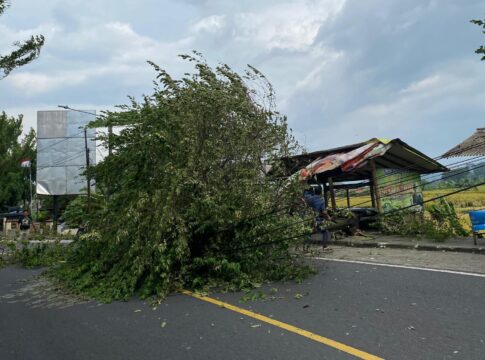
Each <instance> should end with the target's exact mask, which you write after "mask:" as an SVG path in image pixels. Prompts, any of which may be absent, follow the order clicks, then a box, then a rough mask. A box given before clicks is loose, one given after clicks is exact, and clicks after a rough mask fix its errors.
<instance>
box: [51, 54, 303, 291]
mask: <svg viewBox="0 0 485 360" xmlns="http://www.w3.org/2000/svg"><path fill="white" fill-rule="evenodd" d="M184 58H185V59H187V60H188V61H191V62H193V63H194V64H195V68H196V72H195V73H194V74H193V75H189V74H187V75H186V76H185V77H183V78H182V79H180V80H176V79H173V78H172V77H170V75H169V74H167V73H166V72H165V71H164V70H163V69H160V68H159V67H158V66H156V65H154V64H152V65H153V66H154V68H155V70H156V71H157V73H158V74H157V79H158V86H157V88H156V90H155V93H154V94H153V95H152V96H146V97H145V98H144V100H143V101H142V102H140V103H137V102H135V101H133V103H132V104H131V105H128V106H126V107H124V110H125V111H122V112H117V113H111V114H109V115H108V117H107V119H106V121H102V120H100V121H99V123H98V125H102V126H106V125H108V124H111V125H126V126H124V128H123V130H122V131H121V132H120V133H119V134H117V135H112V136H109V135H108V136H106V137H104V138H103V137H101V140H104V142H105V144H106V142H107V141H108V140H110V141H111V145H112V146H113V153H112V155H109V156H108V157H107V158H106V159H105V160H104V161H103V162H101V163H100V164H98V165H96V166H94V167H93V168H92V169H91V170H92V175H93V178H94V179H95V180H96V185H97V188H98V190H101V191H102V190H103V189H108V190H109V197H106V207H105V208H104V209H102V210H101V212H98V213H96V214H94V215H93V216H92V218H91V220H90V223H89V226H88V228H90V229H91V230H92V232H91V233H90V234H88V235H87V236H86V239H88V238H90V237H91V240H92V241H81V242H80V243H79V247H76V252H75V253H74V254H73V256H72V257H71V259H70V260H69V261H68V262H67V263H66V264H64V265H63V266H62V267H60V268H58V269H56V270H55V271H56V274H57V276H58V277H60V278H61V279H62V280H64V281H65V282H66V283H67V284H69V285H70V286H71V288H72V289H74V290H78V291H82V292H87V293H88V294H90V295H94V296H97V297H100V298H104V299H113V298H114V299H126V298H128V297H130V296H131V295H132V294H133V292H135V291H140V293H141V294H142V295H144V296H149V295H161V296H163V295H166V294H167V293H169V292H170V291H174V290H176V289H178V288H179V287H182V286H184V287H189V288H193V287H195V288H197V287H199V288H200V287H204V286H211V285H216V284H218V285H227V286H230V287H232V288H241V287H248V286H251V284H254V283H260V282H262V281H264V280H268V279H282V278H286V279H287V278H292V277H295V276H299V275H301V274H302V271H303V272H305V271H306V268H305V267H301V266H298V264H297V263H295V257H294V256H293V255H294V254H292V252H291V251H290V250H291V246H292V245H293V244H294V243H295V241H298V239H301V238H302V236H303V234H307V233H308V230H309V229H308V227H307V224H305V222H306V221H307V219H302V217H301V215H302V214H301V213H300V212H298V211H290V208H292V205H293V204H294V203H295V202H298V200H299V196H300V195H301V194H300V193H299V191H298V184H297V183H292V182H289V181H287V180H286V179H284V178H283V177H282V169H280V171H278V167H279V165H280V161H279V160H278V159H281V157H285V156H288V155H290V154H291V153H292V152H293V151H294V150H295V147H296V145H297V144H296V142H295V141H294V139H293V137H292V136H291V135H290V134H289V132H288V128H287V123H286V118H285V117H284V116H282V115H280V114H279V113H277V112H276V111H275V109H274V104H273V92H272V88H271V85H270V84H269V83H268V82H267V80H266V79H265V77H264V76H263V75H262V74H261V73H260V72H259V71H257V70H256V69H254V68H249V69H248V71H247V73H246V74H244V75H242V76H241V75H238V74H237V73H235V72H234V71H233V70H231V69H230V68H229V67H228V66H227V65H220V66H217V67H216V68H212V67H210V66H209V65H208V64H207V63H206V62H205V61H204V60H203V59H201V58H200V57H198V56H195V57H192V56H184ZM270 165H272V170H271V171H272V172H271V175H268V176H265V173H266V172H267V171H268V169H269V166H270Z"/></svg>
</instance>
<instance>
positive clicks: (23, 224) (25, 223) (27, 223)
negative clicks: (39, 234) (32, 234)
mask: <svg viewBox="0 0 485 360" xmlns="http://www.w3.org/2000/svg"><path fill="white" fill-rule="evenodd" d="M18 223H19V228H20V234H21V237H22V238H26V237H27V234H28V233H29V230H30V227H31V225H32V218H31V217H30V215H29V211H28V210H24V213H23V214H22V216H21V217H20V218H19V220H18Z"/></svg>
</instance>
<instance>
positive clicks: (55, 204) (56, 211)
mask: <svg viewBox="0 0 485 360" xmlns="http://www.w3.org/2000/svg"><path fill="white" fill-rule="evenodd" d="M53 198H54V199H53V204H52V207H53V214H52V215H53V216H52V218H53V220H54V221H53V223H52V230H53V231H54V234H57V217H58V216H59V201H58V198H59V195H53Z"/></svg>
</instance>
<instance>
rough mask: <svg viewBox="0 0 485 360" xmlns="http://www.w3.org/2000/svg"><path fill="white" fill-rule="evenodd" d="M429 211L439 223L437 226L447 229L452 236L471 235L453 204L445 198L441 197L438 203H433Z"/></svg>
mask: <svg viewBox="0 0 485 360" xmlns="http://www.w3.org/2000/svg"><path fill="white" fill-rule="evenodd" d="M427 211H428V212H429V213H430V214H431V217H432V219H433V220H434V221H435V222H436V223H437V227H438V228H440V229H447V230H448V232H449V233H450V234H451V235H450V236H468V235H470V234H469V232H468V231H467V230H465V228H464V227H463V225H462V224H461V222H460V219H459V218H458V215H457V214H456V211H455V207H454V206H453V204H452V203H450V202H448V201H446V200H445V199H444V198H441V199H439V201H438V202H437V203H434V204H431V206H430V207H429V208H427Z"/></svg>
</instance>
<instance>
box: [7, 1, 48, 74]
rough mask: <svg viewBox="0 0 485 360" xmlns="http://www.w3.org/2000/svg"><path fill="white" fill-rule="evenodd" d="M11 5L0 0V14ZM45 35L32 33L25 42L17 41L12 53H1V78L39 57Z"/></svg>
mask: <svg viewBox="0 0 485 360" xmlns="http://www.w3.org/2000/svg"><path fill="white" fill-rule="evenodd" d="M8 7H9V3H8V1H6V0H0V16H1V15H2V14H3V13H4V12H5V10H6V9H7V8H8ZM44 41H45V39H44V36H43V35H32V36H31V37H30V39H27V40H24V41H23V42H20V41H17V42H15V43H14V44H13V45H14V46H15V47H16V48H17V49H16V50H14V51H12V52H11V53H10V54H6V55H1V54H0V71H1V72H2V73H3V75H0V79H2V78H4V77H6V76H7V75H8V74H10V72H11V71H12V70H14V69H16V68H18V67H20V66H23V65H26V64H28V63H29V62H31V61H32V60H35V59H37V57H38V56H39V54H40V49H41V47H42V46H43V45H44Z"/></svg>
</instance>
